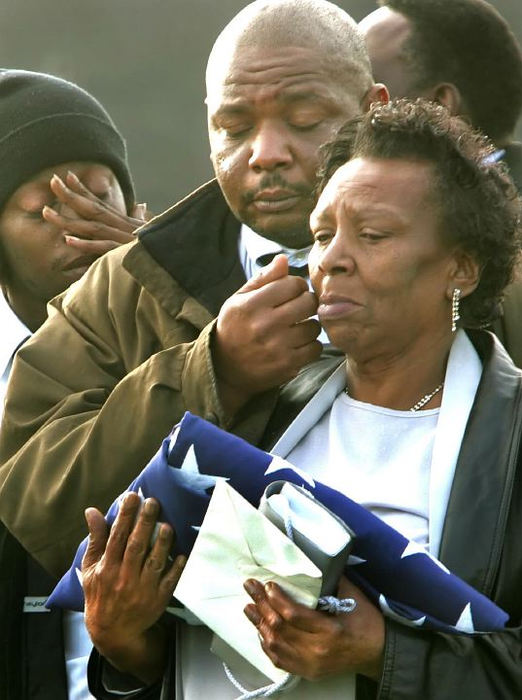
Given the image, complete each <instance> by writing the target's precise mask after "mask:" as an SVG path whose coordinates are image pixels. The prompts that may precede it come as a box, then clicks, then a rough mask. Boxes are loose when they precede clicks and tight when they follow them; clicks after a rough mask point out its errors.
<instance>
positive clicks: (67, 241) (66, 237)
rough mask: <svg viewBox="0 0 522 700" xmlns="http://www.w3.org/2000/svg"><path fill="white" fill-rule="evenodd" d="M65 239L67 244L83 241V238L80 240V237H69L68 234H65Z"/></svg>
mask: <svg viewBox="0 0 522 700" xmlns="http://www.w3.org/2000/svg"><path fill="white" fill-rule="evenodd" d="M64 239H65V242H66V243H71V242H72V241H81V238H78V236H69V235H67V234H64Z"/></svg>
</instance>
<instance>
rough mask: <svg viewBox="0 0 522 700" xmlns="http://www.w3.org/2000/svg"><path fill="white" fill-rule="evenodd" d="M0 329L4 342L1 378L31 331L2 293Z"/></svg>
mask: <svg viewBox="0 0 522 700" xmlns="http://www.w3.org/2000/svg"><path fill="white" fill-rule="evenodd" d="M0 328H1V329H2V342H1V343H0V376H3V375H4V373H5V371H6V369H7V367H8V366H9V365H10V363H11V359H12V357H13V355H14V353H15V351H16V350H17V349H18V347H19V346H20V345H21V344H22V343H23V341H24V340H26V339H27V338H29V336H30V335H31V331H30V330H29V329H28V328H27V326H26V325H25V324H24V323H23V322H22V321H21V320H20V319H19V318H18V316H17V315H16V314H15V312H14V311H13V310H12V308H11V307H10V306H9V304H8V303H7V300H6V298H5V297H4V295H3V294H2V293H1V292H0Z"/></svg>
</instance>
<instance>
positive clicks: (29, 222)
mask: <svg viewBox="0 0 522 700" xmlns="http://www.w3.org/2000/svg"><path fill="white" fill-rule="evenodd" d="M69 170H71V171H72V172H73V173H74V174H75V175H77V177H78V178H80V180H81V181H82V182H83V183H84V184H85V186H86V187H88V188H89V189H90V190H91V192H93V193H94V194H95V195H96V196H98V197H100V198H101V199H102V200H103V201H104V202H107V204H110V205H111V206H113V207H115V208H116V209H117V210H118V211H120V212H121V213H122V214H125V213H126V207H125V201H124V198H123V193H122V190H121V187H120V185H119V183H118V180H117V179H116V176H115V175H114V173H113V172H112V170H110V168H108V167H107V166H105V165H102V164H100V163H90V162H76V161H71V162H68V163H62V164H60V165H56V166H54V167H52V168H48V169H46V170H43V171H42V172H40V173H38V174H37V175H36V176H35V177H33V178H32V179H31V180H29V181H28V182H26V183H24V184H23V185H22V186H21V187H19V188H18V189H17V190H16V191H15V192H14V193H13V194H12V195H11V197H10V198H9V199H8V201H7V203H6V204H5V206H4V208H3V210H2V213H1V215H0V254H1V256H2V263H3V270H2V278H3V279H2V282H3V283H4V284H5V285H6V286H7V287H8V288H10V287H15V288H16V289H17V290H18V294H19V295H22V296H24V297H26V298H27V299H34V300H38V301H40V302H43V303H45V302H47V301H49V299H51V298H52V297H54V296H55V295H56V294H59V293H60V292H62V291H63V290H64V289H66V288H67V287H68V286H69V285H70V284H71V283H72V282H75V281H76V280H78V279H79V278H80V277H81V276H82V275H83V273H84V272H85V271H86V270H87V268H88V267H89V265H90V264H91V263H92V262H93V260H94V259H95V258H96V256H85V255H79V254H78V252H77V251H75V249H74V248H71V247H70V246H67V244H66V243H65V238H64V232H63V231H62V230H60V229H58V228H57V227H56V226H53V224H51V223H49V222H48V221H46V220H45V219H44V218H43V216H42V209H43V207H44V206H45V205H47V206H50V207H54V208H56V210H57V211H59V212H60V213H61V214H63V215H64V216H66V217H67V216H68V217H71V218H76V217H77V214H75V212H73V211H72V210H69V209H68V207H66V206H65V205H63V204H61V203H60V202H57V200H56V197H55V195H54V194H53V192H52V191H51V188H50V185H49V183H50V180H51V177H52V176H53V174H54V173H56V174H58V175H59V176H60V177H61V178H62V179H65V176H66V175H67V172H68V171H69Z"/></svg>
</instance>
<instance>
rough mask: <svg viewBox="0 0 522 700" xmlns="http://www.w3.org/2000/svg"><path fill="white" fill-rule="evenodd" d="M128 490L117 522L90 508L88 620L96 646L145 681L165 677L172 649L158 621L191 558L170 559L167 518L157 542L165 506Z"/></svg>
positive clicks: (85, 572) (116, 664)
mask: <svg viewBox="0 0 522 700" xmlns="http://www.w3.org/2000/svg"><path fill="white" fill-rule="evenodd" d="M140 505H141V499H140V497H139V496H138V494H136V493H132V492H129V493H127V494H126V495H125V497H124V498H123V500H122V503H121V505H120V510H119V512H118V515H117V517H116V520H115V521H114V524H113V526H112V528H111V530H110V533H109V532H108V526H107V523H106V521H105V518H104V517H103V515H102V513H100V511H98V510H97V509H96V508H88V509H87V510H86V512H85V518H86V520H87V524H88V527H89V544H88V547H87V550H86V552H85V555H84V557H83V561H82V577H83V590H84V595H85V623H86V626H87V629H88V631H89V634H90V636H91V639H92V642H93V644H94V646H95V647H96V648H97V649H98V651H99V652H100V654H101V655H102V656H104V657H105V658H106V659H107V660H108V661H109V662H110V663H111V664H112V665H113V666H114V667H115V668H117V669H119V670H120V671H123V672H126V673H131V674H132V675H133V676H135V677H137V678H139V679H140V680H142V681H144V682H145V683H152V682H154V681H156V680H157V679H158V678H160V677H161V675H162V673H163V670H164V667H165V662H166V652H167V639H166V632H165V630H164V629H163V628H162V627H160V626H159V625H157V624H156V623H157V620H158V619H159V617H160V616H161V614H162V613H163V612H164V610H165V608H166V606H167V605H168V603H169V601H170V598H171V596H172V593H173V591H174V588H175V587H176V584H177V582H178V579H179V577H180V575H181V572H182V570H183V566H184V564H185V557H182V556H178V557H177V558H176V560H175V561H174V562H173V563H170V562H169V551H170V550H171V547H172V540H173V536H174V535H173V532H172V529H171V528H170V526H169V525H167V524H165V523H163V524H161V525H160V526H159V528H158V534H157V537H156V540H155V542H154V544H153V546H152V547H151V546H150V542H151V538H152V535H153V532H154V528H155V526H156V522H157V517H158V511H159V506H158V504H157V502H156V501H155V500H154V499H150V498H149V499H147V500H146V501H145V503H144V504H143V507H142V508H141V510H140Z"/></svg>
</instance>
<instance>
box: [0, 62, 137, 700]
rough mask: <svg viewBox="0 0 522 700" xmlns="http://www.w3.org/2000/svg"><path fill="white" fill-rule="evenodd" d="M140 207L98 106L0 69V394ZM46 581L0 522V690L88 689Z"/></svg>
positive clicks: (55, 696)
mask: <svg viewBox="0 0 522 700" xmlns="http://www.w3.org/2000/svg"><path fill="white" fill-rule="evenodd" d="M143 218H144V207H143V205H135V195H134V186H133V182H132V177H131V174H130V171H129V166H128V162H127V150H126V146H125V141H124V140H123V138H122V136H121V134H120V133H119V131H118V129H117V128H116V126H115V124H114V122H113V121H112V119H111V118H110V116H109V114H108V113H107V112H106V111H105V109H104V108H103V107H102V105H101V104H100V103H99V102H98V101H97V100H96V99H95V98H94V97H93V96H92V95H90V94H89V93H88V92H86V91H85V90H83V89H82V88H80V87H78V86H77V85H75V84H73V83H71V82H68V81H66V80H62V79H61V78H57V77H55V76H52V75H46V74H43V73H35V72H30V71H21V70H1V71H0V285H1V291H2V293H1V294H0V327H1V329H2V339H1V341H0V377H1V381H0V398H2V399H3V394H4V392H5V386H6V383H7V379H8V375H9V371H10V369H11V363H12V359H13V356H14V354H15V352H16V350H17V348H18V347H19V346H20V345H21V344H22V343H23V342H24V340H25V339H27V337H29V336H30V335H31V333H32V332H34V331H36V330H37V329H38V327H39V326H40V325H41V324H42V323H43V322H44V320H45V318H46V315H47V311H46V304H47V302H48V301H49V300H50V299H51V298H52V297H54V296H55V295H57V294H59V293H60V292H62V291H64V290H65V289H66V288H67V287H68V286H69V285H70V284H71V283H72V282H74V281H75V280H77V279H79V278H80V277H81V275H82V274H83V272H85V270H86V269H87V268H88V267H89V265H90V264H91V263H92V262H93V261H94V260H95V259H96V258H98V257H99V256H100V255H101V254H103V253H104V252H106V251H108V250H110V249H111V248H114V247H115V246H117V245H120V244H122V243H126V242H129V241H132V240H133V239H134V235H133V232H134V230H135V229H136V228H137V226H139V225H140V224H141V223H143ZM56 359H57V361H59V359H60V358H58V357H57V358H56ZM2 403H3V402H2ZM0 415H1V409H0ZM54 583H55V581H54V580H53V579H52V577H50V576H49V575H48V574H47V573H46V572H44V570H43V569H42V568H41V567H40V566H39V565H38V564H37V563H36V562H35V561H34V560H33V559H32V558H31V557H30V556H29V555H28V554H27V553H26V552H25V550H24V549H23V548H22V546H21V545H20V544H19V543H18V541H17V540H16V539H15V538H14V537H13V536H12V535H11V534H10V533H9V531H8V530H7V529H6V528H5V527H4V525H3V524H0V698H1V700H7V699H9V700H29V699H30V700H51V699H52V700H62V699H63V700H65V699H66V698H67V697H72V696H73V695H72V694H73V691H74V693H75V694H74V697H75V698H79V697H81V698H86V697H88V691H87V684H86V679H85V672H84V662H83V661H82V654H83V651H82V646H81V645H82V640H83V639H85V640H87V639H88V638H87V637H86V633H85V632H84V627H83V619H82V616H73V615H71V616H68V615H65V616H64V617H63V619H62V616H61V615H60V614H57V613H56V612H55V611H53V612H49V611H46V612H44V611H45V608H44V602H45V599H46V597H47V595H48V594H49V593H50V591H51V590H52V588H53V586H54ZM86 644H87V652H86V653H88V650H89V649H90V644H89V643H88V642H86Z"/></svg>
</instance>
